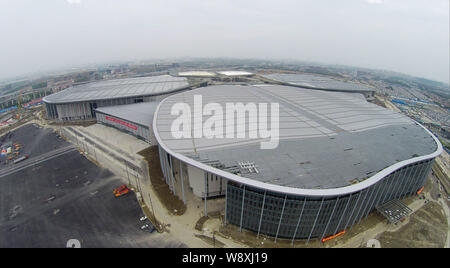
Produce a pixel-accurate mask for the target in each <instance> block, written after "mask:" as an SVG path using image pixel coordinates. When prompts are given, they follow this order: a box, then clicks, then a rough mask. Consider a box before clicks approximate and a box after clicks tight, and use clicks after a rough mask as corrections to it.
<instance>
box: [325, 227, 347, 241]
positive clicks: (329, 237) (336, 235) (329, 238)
mask: <svg viewBox="0 0 450 268" xmlns="http://www.w3.org/2000/svg"><path fill="white" fill-rule="evenodd" d="M343 234H345V230H344V231H342V232H340V233H337V234H335V235H332V236H328V237H325V238H324V239H322V243H325V242H327V241H328V240H331V239H334V238H336V237H338V236H341V235H343Z"/></svg>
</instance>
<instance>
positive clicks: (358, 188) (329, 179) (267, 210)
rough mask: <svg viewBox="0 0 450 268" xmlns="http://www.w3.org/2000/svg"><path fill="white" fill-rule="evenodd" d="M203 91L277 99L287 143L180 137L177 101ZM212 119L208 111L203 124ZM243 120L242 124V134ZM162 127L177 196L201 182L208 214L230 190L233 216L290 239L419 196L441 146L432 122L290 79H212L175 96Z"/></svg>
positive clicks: (158, 128) (157, 123)
mask: <svg viewBox="0 0 450 268" xmlns="http://www.w3.org/2000/svg"><path fill="white" fill-rule="evenodd" d="M195 96H197V98H198V96H201V97H202V101H203V103H204V104H207V103H217V104H219V105H220V106H222V107H226V103H243V104H247V103H256V104H258V103H278V104H279V144H278V146H277V147H276V148H273V149H261V147H260V144H261V142H262V141H264V139H260V138H249V136H250V135H245V136H246V137H245V138H233V139H229V138H216V137H213V138H211V137H204V136H202V137H195V136H191V137H188V138H175V137H174V135H173V128H172V125H173V122H174V121H175V120H176V119H177V118H178V117H179V115H178V116H177V115H176V114H173V113H171V110H172V107H173V106H174V105H175V104H177V103H185V104H187V105H188V106H189V107H193V105H194V99H195ZM193 110H194V108H192V111H193ZM227 112H228V111H227ZM194 116H198V115H195V113H192V114H191V117H192V118H191V120H192V122H194V121H195V120H198V118H197V119H195V118H194ZM210 117H211V115H205V114H203V115H202V119H203V122H205V121H207V120H208V118H210ZM236 117H237V118H239V117H241V118H242V117H244V118H247V116H246V115H243V114H241V115H236ZM243 121H245V120H243ZM243 121H239V120H236V121H234V126H233V128H232V129H234V130H233V131H236V130H237V129H240V128H239V127H240V126H239V124H241V123H242V122H243ZM237 122H241V123H237ZM226 124H228V126H229V124H230V122H224V123H223V126H225V125H226ZM247 124H248V122H247ZM241 127H242V126H241ZM153 129H154V134H155V136H156V140H157V142H158V145H159V151H160V160H161V165H162V169H163V173H164V176H165V179H166V182H167V184H168V185H169V186H170V187H171V189H172V191H173V192H174V193H175V194H176V195H178V196H180V198H181V199H183V200H184V198H185V197H184V192H185V191H186V189H192V191H193V193H194V194H195V195H197V196H198V197H201V198H203V199H204V200H205V214H206V213H207V207H206V205H207V200H208V199H210V198H213V197H220V196H225V198H226V201H225V208H224V211H225V212H224V213H225V221H226V223H229V224H234V225H236V226H238V227H239V228H243V229H247V230H251V231H254V232H255V233H257V234H266V235H270V236H274V237H276V238H289V239H310V238H323V237H326V236H330V235H334V234H337V233H339V232H342V231H344V230H346V229H349V228H351V227H352V226H354V225H355V224H357V223H358V222H360V221H361V219H363V218H365V217H367V216H368V214H369V213H370V212H371V211H373V210H374V209H375V208H376V207H377V206H379V205H382V204H384V203H386V202H388V201H390V200H393V199H401V198H403V197H406V196H409V195H413V194H416V192H417V191H418V189H420V188H421V187H422V186H423V185H424V183H425V180H426V178H427V176H428V174H429V172H430V169H431V166H432V164H433V160H434V158H435V157H436V156H438V155H439V154H440V152H441V151H442V146H441V144H440V143H439V141H438V140H437V139H436V138H435V137H434V136H433V135H432V134H431V133H430V132H429V131H428V130H426V129H425V128H424V127H422V126H421V125H419V124H418V123H416V122H414V121H413V120H411V119H409V118H408V117H406V116H404V115H401V114H398V113H396V112H393V111H390V110H387V109H384V108H381V107H379V106H376V105H374V104H371V103H368V102H367V101H366V100H365V98H364V97H363V95H362V94H359V93H345V92H335V91H321V90H314V89H305V88H298V87H291V86H283V85H267V84H265V85H251V86H238V85H222V86H210V87H204V88H199V89H195V90H191V91H185V92H181V93H178V94H175V95H172V96H170V97H168V98H166V99H164V100H162V101H161V103H160V104H159V106H158V108H157V110H156V113H155V115H154V120H153ZM244 129H245V126H244ZM241 131H242V128H241ZM244 131H245V133H246V134H248V128H247V129H245V130H244ZM236 137H237V135H236Z"/></svg>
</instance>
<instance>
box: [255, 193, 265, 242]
mask: <svg viewBox="0 0 450 268" xmlns="http://www.w3.org/2000/svg"><path fill="white" fill-rule="evenodd" d="M266 193H267V191H264V198H263V202H262V206H261V216H260V217H259V225H258V234H257V235H256V237H257V238H259V233H260V231H261V222H262V218H263V214H264V205H265V203H266Z"/></svg>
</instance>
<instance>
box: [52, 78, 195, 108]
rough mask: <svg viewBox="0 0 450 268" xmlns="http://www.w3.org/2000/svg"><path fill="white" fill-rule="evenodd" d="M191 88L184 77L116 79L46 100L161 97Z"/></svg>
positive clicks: (73, 89)
mask: <svg viewBox="0 0 450 268" xmlns="http://www.w3.org/2000/svg"><path fill="white" fill-rule="evenodd" d="M188 86H189V83H188V82H187V79H186V78H184V77H173V76H170V75H160V76H149V77H138V78H125V79H114V80H106V81H100V82H92V83H87V84H82V85H77V86H74V87H70V88H68V89H65V90H63V91H60V92H57V93H55V94H52V95H49V96H47V97H45V98H44V101H45V102H47V103H72V102H81V101H91V100H103V99H117V98H126V97H133V96H151V95H160V94H165V93H169V92H172V91H176V90H179V89H183V88H186V87H188Z"/></svg>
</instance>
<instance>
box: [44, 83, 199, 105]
mask: <svg viewBox="0 0 450 268" xmlns="http://www.w3.org/2000/svg"><path fill="white" fill-rule="evenodd" d="M190 87H191V85H189V84H188V85H186V86H184V87H177V88H174V89H171V90H169V91H164V92H160V93H149V94H137V95H130V96H122V97H111V98H103V99H99V98H92V99H86V100H67V101H51V100H50V101H49V100H47V97H49V96H51V95H53V94H57V93H58V92H61V91H58V92H56V93H53V94H51V95H48V96H45V97H44V98H42V100H43V101H44V103H48V104H71V103H82V102H91V101H102V100H114V99H126V98H133V97H140V96H143V97H153V96H160V95H167V94H171V93H176V92H178V91H182V90H185V89H187V88H190ZM106 107H108V106H106Z"/></svg>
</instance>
